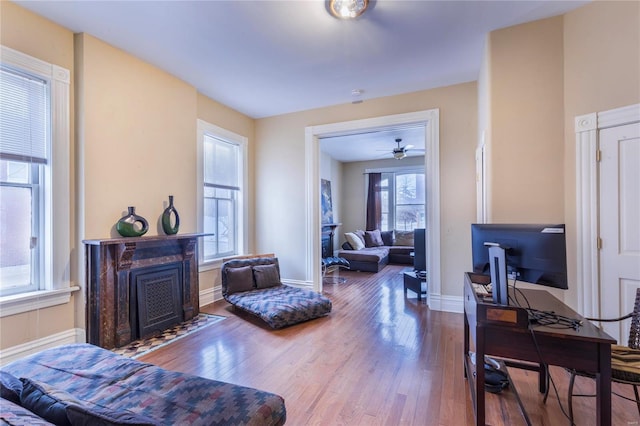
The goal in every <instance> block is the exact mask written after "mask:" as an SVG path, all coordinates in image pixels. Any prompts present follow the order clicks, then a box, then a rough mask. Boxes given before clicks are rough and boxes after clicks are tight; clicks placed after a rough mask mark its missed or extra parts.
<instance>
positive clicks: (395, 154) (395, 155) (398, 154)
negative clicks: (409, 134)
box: [393, 151, 407, 160]
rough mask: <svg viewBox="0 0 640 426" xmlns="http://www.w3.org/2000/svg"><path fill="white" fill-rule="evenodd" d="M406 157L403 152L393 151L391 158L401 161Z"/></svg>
mask: <svg viewBox="0 0 640 426" xmlns="http://www.w3.org/2000/svg"><path fill="white" fill-rule="evenodd" d="M406 156H407V153H406V152H404V151H394V152H393V158H395V159H396V160H402V159H403V158H404V157H406Z"/></svg>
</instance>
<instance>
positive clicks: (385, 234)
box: [380, 230, 396, 246]
mask: <svg viewBox="0 0 640 426" xmlns="http://www.w3.org/2000/svg"><path fill="white" fill-rule="evenodd" d="M380 236H381V237H382V242H383V243H384V244H383V245H385V246H392V245H393V241H394V240H395V239H396V237H395V236H394V235H393V230H391V231H381V232H380Z"/></svg>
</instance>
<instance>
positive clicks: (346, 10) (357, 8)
mask: <svg viewBox="0 0 640 426" xmlns="http://www.w3.org/2000/svg"><path fill="white" fill-rule="evenodd" d="M367 6H369V0H329V7H328V9H329V12H330V13H331V15H333V16H335V17H336V18H338V19H354V18H357V17H358V16H360V15H362V14H363V13H364V11H365V10H367Z"/></svg>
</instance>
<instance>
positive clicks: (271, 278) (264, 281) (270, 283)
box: [253, 264, 282, 288]
mask: <svg viewBox="0 0 640 426" xmlns="http://www.w3.org/2000/svg"><path fill="white" fill-rule="evenodd" d="M253 276H254V277H255V279H256V287H257V288H269V287H275V286H277V285H280V284H282V283H281V282H280V273H279V272H278V265H275V264H271V265H256V266H254V267H253Z"/></svg>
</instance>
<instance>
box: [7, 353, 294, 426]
mask: <svg viewBox="0 0 640 426" xmlns="http://www.w3.org/2000/svg"><path fill="white" fill-rule="evenodd" d="M2 371H3V372H6V373H9V374H11V375H13V376H15V378H18V379H20V378H22V379H23V380H22V381H23V382H24V383H27V382H31V384H33V385H35V386H36V387H37V388H38V390H40V391H42V390H44V392H48V393H50V396H54V397H55V398H57V399H58V400H64V399H67V400H72V401H73V405H74V407H75V408H78V404H82V411H83V412H88V413H87V414H90V412H91V411H92V410H93V411H95V410H102V413H104V410H105V409H108V410H109V411H110V412H111V413H117V415H119V416H121V415H122V413H130V414H131V416H141V417H144V418H147V419H149V420H150V421H151V423H152V424H165V425H183V424H188V425H231V424H235V425H240V424H242V425H282V424H284V422H285V419H286V411H285V405H284V400H283V398H282V397H280V396H278V395H275V394H272V393H269V392H264V391H260V390H257V389H253V388H248V387H244V386H237V385H233V384H230V383H224V382H219V381H215V380H209V379H205V378H203V377H197V376H192V375H187V374H183V373H178V372H174V371H168V370H165V369H162V368H160V367H158V366H155V365H152V364H147V363H143V362H140V361H136V360H133V359H130V358H126V357H122V356H120V355H117V354H114V353H113V352H111V351H108V350H105V349H102V348H99V347H96V346H93V345H89V344H75V345H64V346H60V347H57V348H53V349H48V350H45V351H43V352H40V353H37V354H35V355H32V356H29V357H26V358H23V359H20V360H17V361H14V362H12V363H10V364H8V365H6V366H4V367H3V368H2ZM25 378H26V379H27V380H24V379H25ZM63 394H64V395H67V398H64V397H61V395H63ZM21 402H24V401H21ZM22 405H23V406H24V405H25V404H22ZM67 414H68V410H67ZM76 414H77V412H76ZM50 421H51V420H50Z"/></svg>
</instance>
